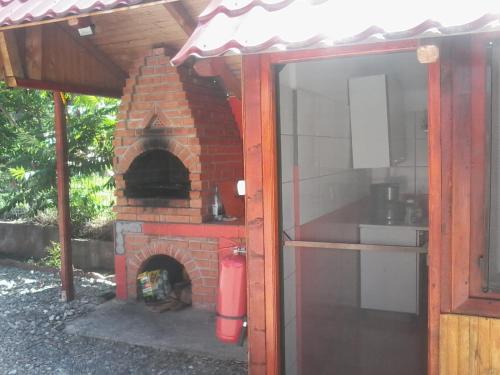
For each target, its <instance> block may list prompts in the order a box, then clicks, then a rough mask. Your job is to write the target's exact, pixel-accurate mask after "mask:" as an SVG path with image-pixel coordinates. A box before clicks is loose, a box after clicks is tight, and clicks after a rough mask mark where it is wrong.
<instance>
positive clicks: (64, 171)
mask: <svg viewBox="0 0 500 375" xmlns="http://www.w3.org/2000/svg"><path fill="white" fill-rule="evenodd" d="M53 95H54V114H55V129H56V165H57V167H56V169H57V209H58V223H59V242H60V243H61V283H62V290H61V299H62V300H63V301H65V302H69V301H71V300H73V299H74V297H75V290H74V286H73V262H72V259H71V219H70V212H69V173H68V140H67V137H66V112H65V110H64V103H63V100H62V97H61V93H60V92H59V91H54V92H53Z"/></svg>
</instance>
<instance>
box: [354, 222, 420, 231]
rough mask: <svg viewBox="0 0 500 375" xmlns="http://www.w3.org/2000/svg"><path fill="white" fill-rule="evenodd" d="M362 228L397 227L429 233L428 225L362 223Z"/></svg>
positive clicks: (360, 225)
mask: <svg viewBox="0 0 500 375" xmlns="http://www.w3.org/2000/svg"><path fill="white" fill-rule="evenodd" d="M359 227H360V228H375V227H383V228H387V227H396V228H408V229H415V230H422V231H428V230H429V227H428V225H427V224H404V223H403V224H373V223H360V224H359Z"/></svg>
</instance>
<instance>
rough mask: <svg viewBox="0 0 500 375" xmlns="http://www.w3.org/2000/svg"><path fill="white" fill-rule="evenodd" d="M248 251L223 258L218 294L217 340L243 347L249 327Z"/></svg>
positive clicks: (238, 251)
mask: <svg viewBox="0 0 500 375" xmlns="http://www.w3.org/2000/svg"><path fill="white" fill-rule="evenodd" d="M243 254H244V251H242V250H240V249H237V250H236V251H235V252H234V253H233V254H231V255H227V256H225V257H223V258H222V260H221V262H220V272H219V288H218V290H217V321H216V335H217V338H218V339H219V340H220V341H222V342H226V343H231V344H239V345H243V341H244V339H245V334H246V326H247V318H246V314H247V280H246V279H247V277H246V258H245V255H243Z"/></svg>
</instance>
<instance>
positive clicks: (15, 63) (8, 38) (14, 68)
mask: <svg viewBox="0 0 500 375" xmlns="http://www.w3.org/2000/svg"><path fill="white" fill-rule="evenodd" d="M0 53H1V55H2V56H1V58H2V63H3V67H4V70H5V81H6V83H7V85H8V86H10V87H15V86H17V79H18V78H24V69H23V64H22V60H21V57H20V54H19V48H18V45H17V38H16V34H15V31H14V30H9V31H3V32H0Z"/></svg>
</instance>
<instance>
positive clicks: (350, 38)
mask: <svg viewBox="0 0 500 375" xmlns="http://www.w3.org/2000/svg"><path fill="white" fill-rule="evenodd" d="M198 22H199V23H198V26H197V28H196V30H195V31H194V32H193V34H192V35H191V37H190V38H189V39H188V41H187V42H186V44H185V45H184V46H183V48H182V49H181V50H180V51H179V53H178V54H177V55H176V56H175V57H174V59H172V62H173V63H174V64H181V63H182V62H183V61H184V60H185V59H186V58H188V57H189V56H197V57H212V56H218V55H222V54H225V53H227V52H234V53H242V54H248V53H262V52H267V51H272V50H293V49H307V48H316V47H330V46H335V45H342V44H355V43H369V42H377V41H384V40H398V39H414V38H422V37H438V36H445V35H455V34H465V33H477V32H483V31H490V30H491V31H493V30H500V1H499V0H475V1H456V0H413V1H403V0H399V1H398V0H373V1H366V0H348V1H338V0H319V1H318V0H212V2H211V3H210V4H209V6H208V7H207V8H206V10H205V11H204V12H203V13H202V14H201V15H200V16H199V17H198Z"/></svg>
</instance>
